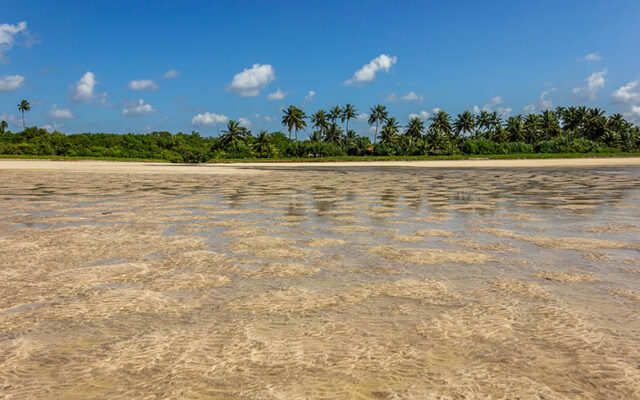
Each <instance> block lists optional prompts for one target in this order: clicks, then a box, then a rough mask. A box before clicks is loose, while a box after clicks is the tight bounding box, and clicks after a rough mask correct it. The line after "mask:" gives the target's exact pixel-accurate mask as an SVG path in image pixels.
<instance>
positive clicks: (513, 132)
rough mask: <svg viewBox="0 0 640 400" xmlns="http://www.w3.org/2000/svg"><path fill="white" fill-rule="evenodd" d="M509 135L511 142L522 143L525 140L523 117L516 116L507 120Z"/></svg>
mask: <svg viewBox="0 0 640 400" xmlns="http://www.w3.org/2000/svg"><path fill="white" fill-rule="evenodd" d="M507 134H508V137H509V141H510V142H521V141H523V140H524V131H523V127H522V116H521V115H516V116H515V117H509V118H508V119H507Z"/></svg>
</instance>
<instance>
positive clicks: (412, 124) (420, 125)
mask: <svg viewBox="0 0 640 400" xmlns="http://www.w3.org/2000/svg"><path fill="white" fill-rule="evenodd" d="M423 133H424V122H422V120H421V119H420V118H418V117H413V118H411V119H410V120H409V124H407V130H406V131H405V135H407V136H411V137H413V138H416V139H418V138H421V137H422V134H423Z"/></svg>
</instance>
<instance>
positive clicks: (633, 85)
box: [611, 80, 640, 104]
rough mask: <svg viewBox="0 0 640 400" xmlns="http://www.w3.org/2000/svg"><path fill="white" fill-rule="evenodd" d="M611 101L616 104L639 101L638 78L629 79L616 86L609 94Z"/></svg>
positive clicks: (639, 85) (639, 88)
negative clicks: (625, 82) (634, 79)
mask: <svg viewBox="0 0 640 400" xmlns="http://www.w3.org/2000/svg"><path fill="white" fill-rule="evenodd" d="M611 101H612V102H614V103H618V104H631V103H638V102H640V80H637V81H631V82H629V83H627V84H626V85H624V86H622V87H620V88H618V89H617V90H616V91H615V92H613V94H612V95H611Z"/></svg>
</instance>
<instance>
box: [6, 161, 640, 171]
mask: <svg viewBox="0 0 640 400" xmlns="http://www.w3.org/2000/svg"><path fill="white" fill-rule="evenodd" d="M600 166H640V157H619V158H615V157H612V158H555V159H514V160H489V159H474V160H433V161H429V160H423V161H339V162H261V163H233V164H168V163H145V162H120V161H93V160H86V161H56V160H17V159H3V160H0V170H49V171H73V172H124V173H189V174H255V173H264V172H267V170H268V169H272V168H277V167H286V168H293V167H295V168H319V167H321V168H331V167H334V168H335V167H420V168H424V167H430V168H470V167H477V168H536V167H600Z"/></svg>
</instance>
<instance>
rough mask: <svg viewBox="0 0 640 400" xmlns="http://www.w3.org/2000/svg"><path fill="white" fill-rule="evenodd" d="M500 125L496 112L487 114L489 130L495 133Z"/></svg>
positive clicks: (500, 118)
mask: <svg viewBox="0 0 640 400" xmlns="http://www.w3.org/2000/svg"><path fill="white" fill-rule="evenodd" d="M501 125H502V117H501V116H500V114H498V112H497V111H493V112H492V113H490V114H489V130H490V131H492V132H495V131H496V130H497V129H498V126H501Z"/></svg>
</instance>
